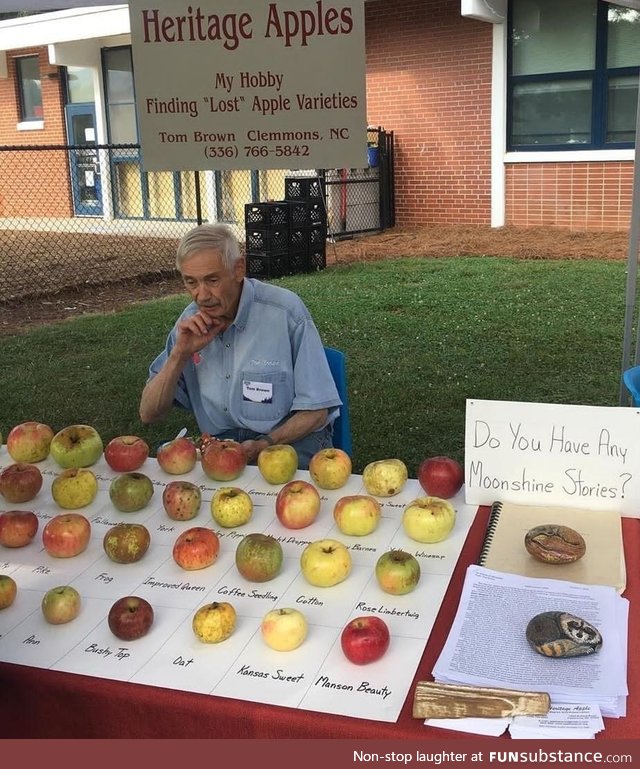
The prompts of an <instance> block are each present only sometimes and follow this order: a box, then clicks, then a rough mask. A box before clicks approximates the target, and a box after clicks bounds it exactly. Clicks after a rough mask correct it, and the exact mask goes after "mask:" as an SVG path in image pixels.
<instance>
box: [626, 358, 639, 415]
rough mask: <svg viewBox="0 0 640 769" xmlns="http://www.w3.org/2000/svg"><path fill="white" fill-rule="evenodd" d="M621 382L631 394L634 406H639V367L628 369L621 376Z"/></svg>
mask: <svg viewBox="0 0 640 769" xmlns="http://www.w3.org/2000/svg"><path fill="white" fill-rule="evenodd" d="M622 381H623V382H624V384H625V387H626V388H627V390H629V392H630V393H631V398H632V400H633V405H634V406H640V366H633V368H628V369H627V370H626V371H625V372H624V373H623V374H622Z"/></svg>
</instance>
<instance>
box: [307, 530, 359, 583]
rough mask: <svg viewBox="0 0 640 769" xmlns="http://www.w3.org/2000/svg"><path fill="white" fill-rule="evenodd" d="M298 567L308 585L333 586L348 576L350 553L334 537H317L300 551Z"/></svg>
mask: <svg viewBox="0 0 640 769" xmlns="http://www.w3.org/2000/svg"><path fill="white" fill-rule="evenodd" d="M300 569H301V571H302V574H303V576H304V578H305V579H306V580H307V582H308V583H309V584H310V585H315V586H316V587H333V585H337V584H338V583H340V582H342V581H343V580H345V579H346V578H347V577H348V576H349V573H350V571H351V555H350V554H349V551H348V550H347V548H346V547H345V545H343V544H342V542H338V540H336V539H318V540H316V541H315V542H310V543H309V544H308V545H307V546H306V547H305V549H304V550H303V551H302V555H301V556H300Z"/></svg>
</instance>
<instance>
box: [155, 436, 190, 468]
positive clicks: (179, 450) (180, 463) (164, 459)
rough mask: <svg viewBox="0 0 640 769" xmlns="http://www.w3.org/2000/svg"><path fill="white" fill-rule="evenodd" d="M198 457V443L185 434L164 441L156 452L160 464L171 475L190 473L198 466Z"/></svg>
mask: <svg viewBox="0 0 640 769" xmlns="http://www.w3.org/2000/svg"><path fill="white" fill-rule="evenodd" d="M197 458H198V452H197V449H196V444H195V443H194V442H193V441H192V440H191V438H186V437H184V436H183V437H180V438H174V439H173V440H172V441H167V443H163V444H162V445H161V446H159V447H158V451H157V452H156V459H157V460H158V464H159V465H160V467H161V468H162V469H163V470H164V471H165V473H169V474H170V475H183V474H184V473H190V472H191V470H193V468H194V467H195V466H196V460H197Z"/></svg>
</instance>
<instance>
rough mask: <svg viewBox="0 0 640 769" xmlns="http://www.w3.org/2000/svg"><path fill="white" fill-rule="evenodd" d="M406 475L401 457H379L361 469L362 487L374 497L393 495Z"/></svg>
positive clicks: (404, 481)
mask: <svg viewBox="0 0 640 769" xmlns="http://www.w3.org/2000/svg"><path fill="white" fill-rule="evenodd" d="M408 477H409V473H408V471H407V466H406V465H405V463H404V462H403V461H402V460H401V459H379V460H378V461H377V462H370V463H369V464H368V465H366V467H365V468H364V470H363V471H362V482H363V483H364V487H365V489H366V490H367V493H368V494H373V496H374V497H393V496H395V495H396V494H399V493H400V492H401V491H402V489H403V488H404V485H405V483H406V482H407V479H408Z"/></svg>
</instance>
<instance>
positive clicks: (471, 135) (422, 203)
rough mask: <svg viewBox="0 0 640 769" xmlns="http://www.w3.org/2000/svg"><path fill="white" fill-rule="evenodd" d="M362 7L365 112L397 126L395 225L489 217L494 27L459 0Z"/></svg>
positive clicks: (379, 1) (391, 1)
mask: <svg viewBox="0 0 640 769" xmlns="http://www.w3.org/2000/svg"><path fill="white" fill-rule="evenodd" d="M365 13H366V43H367V120H368V122H369V125H375V126H377V125H380V126H382V127H383V128H384V129H385V130H387V131H394V132H395V148H396V155H395V161H396V176H395V185H396V186H395V188H396V222H397V224H398V225H400V226H412V225H425V224H455V223H459V222H464V223H465V224H482V225H487V224H489V223H490V221H491V198H490V188H491V176H490V161H491V157H490V140H491V137H490V121H491V46H492V31H491V25H490V24H485V23H483V22H480V21H475V20H471V19H465V18H462V17H461V16H460V1H459V0H448V1H447V2H442V0H376V1H375V2H370V3H366V4H365Z"/></svg>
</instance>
